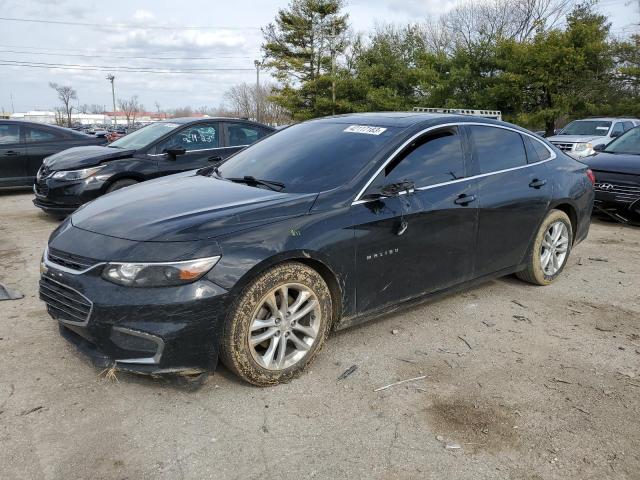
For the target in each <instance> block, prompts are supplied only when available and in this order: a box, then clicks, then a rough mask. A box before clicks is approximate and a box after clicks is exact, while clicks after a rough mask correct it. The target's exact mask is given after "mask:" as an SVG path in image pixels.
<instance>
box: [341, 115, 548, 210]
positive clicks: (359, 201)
mask: <svg viewBox="0 0 640 480" xmlns="http://www.w3.org/2000/svg"><path fill="white" fill-rule="evenodd" d="M464 125H477V126H481V127H493V128H502V129H503V130H510V131H512V132H516V133H519V134H520V135H526V136H528V137H530V138H532V139H533V140H535V141H536V142H538V143H540V144H542V145H543V146H544V147H545V148H546V149H547V150H548V151H549V154H550V156H549V158H547V159H545V160H540V161H539V162H535V163H527V164H526V165H519V166H517V167H512V168H506V169H504V170H496V171H495V172H488V173H481V174H478V175H473V176H471V177H465V178H459V179H456V180H451V181H449V182H442V183H437V184H434V185H427V186H424V187H416V190H420V191H422V190H429V189H432V188H438V187H442V186H443V185H450V184H454V183H460V182H466V181H469V180H475V179H477V178H483V177H488V176H490V175H499V174H501V173H505V172H511V171H514V170H520V169H522V168H528V167H532V166H534V165H540V164H542V163H546V162H550V161H552V160H555V159H556V158H557V155H556V153H555V152H554V151H553V150H552V149H551V148H549V146H548V145H547V144H546V143H544V142H541V141H540V139H538V138H536V136H535V134H533V133H527V132H523V131H520V130H517V129H515V128H512V127H509V126H506V125H493V124H491V123H484V122H452V123H442V124H440V125H434V126H432V127H429V128H425V129H424V130H421V131H420V132H418V133H416V134H415V135H413V136H412V137H411V138H410V139H409V140H407V141H406V142H404V143H403V144H402V145H400V146H399V147H398V148H397V149H396V150H395V151H394V152H393V153H392V154H391V155H390V156H389V158H387V160H385V162H384V163H383V164H382V165H381V166H380V167H379V168H378V169H377V170H376V172H375V173H374V174H373V175H372V176H371V178H370V179H369V181H367V183H366V184H365V185H364V187H362V189H361V190H360V192H359V193H358V195H356V197H355V199H354V200H353V202H351V205H360V204H362V203H368V202H372V201H374V199H370V200H362V199H361V197H362V195H364V192H365V191H366V190H367V188H369V187H370V186H371V184H372V183H373V181H374V180H375V179H376V177H377V176H378V175H380V172H382V170H384V168H385V167H386V166H387V165H388V164H389V163H390V162H391V161H392V160H393V159H395V158H396V157H397V156H398V155H399V154H400V153H401V152H402V151H403V150H404V149H405V148H406V147H407V146H408V145H409V144H410V143H411V142H413V141H414V140H415V139H417V138H419V137H421V136H422V135H424V134H425V133H428V132H430V131H433V130H437V129H439V128H446V127H459V126H464ZM522 148H524V145H523V146H522ZM401 195H403V193H401Z"/></svg>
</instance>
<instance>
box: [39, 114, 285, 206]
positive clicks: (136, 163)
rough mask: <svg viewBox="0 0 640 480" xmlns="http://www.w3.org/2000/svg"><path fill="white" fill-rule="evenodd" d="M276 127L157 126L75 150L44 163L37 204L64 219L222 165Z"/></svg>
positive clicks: (214, 121) (183, 122)
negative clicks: (109, 198)
mask: <svg viewBox="0 0 640 480" xmlns="http://www.w3.org/2000/svg"><path fill="white" fill-rule="evenodd" d="M272 132H273V128H271V127H269V126H267V125H262V124H259V123H254V122H250V121H245V120H234V119H229V118H224V119H222V118H202V119H194V118H177V119H171V120H167V121H163V122H158V123H153V124H150V125H148V126H146V127H144V128H141V129H139V130H136V131H135V132H133V133H130V134H129V135H127V136H125V137H122V138H120V139H118V140H116V141H115V142H112V143H111V144H109V146H105V147H97V146H94V147H83V148H73V149H71V150H67V151H65V152H62V153H59V154H57V155H53V156H51V157H49V158H47V159H46V160H45V162H44V163H43V165H42V168H41V169H40V170H39V171H38V175H37V182H36V185H35V187H34V192H35V199H34V201H33V203H34V204H35V205H36V206H37V207H39V208H41V209H42V210H44V211H45V212H47V213H50V214H52V215H55V216H59V217H64V216H66V215H68V214H69V213H71V212H73V211H74V210H76V209H77V208H78V207H79V206H80V205H83V204H85V203H87V202H88V201H90V200H93V199H95V198H97V197H99V196H101V195H104V194H105V193H110V192H113V191H115V190H119V189H121V188H124V187H128V186H131V185H134V184H136V183H139V182H143V181H145V180H149V179H152V178H156V177H161V176H164V175H170V174H173V173H178V172H184V171H187V170H194V169H197V168H200V167H203V166H205V165H211V164H212V163H216V162H221V161H222V160H224V159H226V158H227V157H228V156H230V155H231V154H233V153H236V152H237V151H239V150H241V149H243V148H245V147H246V146H247V145H250V144H252V143H254V142H255V141H257V140H259V139H261V138H263V137H265V136H266V135H269V134H270V133H272Z"/></svg>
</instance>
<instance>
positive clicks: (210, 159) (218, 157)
mask: <svg viewBox="0 0 640 480" xmlns="http://www.w3.org/2000/svg"><path fill="white" fill-rule="evenodd" d="M207 160H209V161H210V162H219V161H220V160H222V157H221V156H220V155H217V156H215V157H209V158H208V159H207Z"/></svg>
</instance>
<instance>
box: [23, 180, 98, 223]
mask: <svg viewBox="0 0 640 480" xmlns="http://www.w3.org/2000/svg"><path fill="white" fill-rule="evenodd" d="M103 190H104V182H102V181H99V180H97V179H96V178H95V177H90V178H88V179H85V180H78V181H64V180H56V179H53V178H43V179H39V180H37V181H36V183H35V184H34V186H33V193H34V194H35V198H34V199H33V204H34V205H35V206H36V207H38V208H40V209H42V210H43V211H44V212H46V213H49V214H52V215H69V214H71V213H73V212H74V211H75V210H77V209H78V208H80V207H81V206H82V205H83V204H85V203H87V202H90V201H91V200H94V199H96V198H97V197H99V196H100V195H102V194H103V193H104V192H103Z"/></svg>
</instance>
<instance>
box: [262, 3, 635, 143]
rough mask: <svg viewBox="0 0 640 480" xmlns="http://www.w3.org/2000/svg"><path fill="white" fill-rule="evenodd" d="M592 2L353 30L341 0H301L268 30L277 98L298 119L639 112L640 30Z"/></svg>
mask: <svg viewBox="0 0 640 480" xmlns="http://www.w3.org/2000/svg"><path fill="white" fill-rule="evenodd" d="M594 6H595V4H594V3H593V2H591V1H588V2H586V3H575V2H574V1H572V0H470V1H468V2H466V3H462V4H460V5H459V6H458V7H456V8H454V9H453V10H451V11H450V12H448V13H447V14H445V15H443V16H441V17H440V18H439V19H438V20H425V21H423V22H421V23H416V24H411V25H405V26H397V25H387V26H381V27H377V28H376V29H375V30H374V31H373V32H371V33H370V34H368V35H362V34H360V35H354V34H353V33H352V32H351V30H350V26H349V17H348V15H347V14H346V13H345V3H344V1H343V0H292V1H291V2H290V4H289V6H288V7H287V8H284V9H282V10H280V11H279V12H278V14H277V16H276V18H275V20H274V22H273V23H272V24H270V25H269V26H267V27H266V28H265V29H263V34H264V43H263V46H262V49H263V53H264V65H265V67H266V68H268V69H270V71H271V72H272V73H273V75H274V77H275V79H276V80H277V82H278V85H279V86H278V87H277V88H276V89H275V90H274V93H273V95H272V97H271V100H272V101H274V102H275V103H276V104H278V105H279V106H281V107H282V108H285V109H286V110H288V111H289V112H290V113H291V115H292V116H293V118H294V119H296V120H305V119H309V118H314V117H318V116H324V115H331V114H336V113H348V112H363V111H383V110H396V111H397V110H410V109H412V108H413V107H416V106H420V107H445V108H475V109H497V110H501V111H502V112H503V116H504V118H505V119H506V120H508V121H512V122H515V123H519V124H521V125H524V126H528V127H530V128H536V129H542V128H544V129H545V130H546V131H547V132H551V131H552V130H553V129H554V128H555V126H556V125H557V123H558V122H559V121H566V120H568V119H572V118H577V117H584V116H589V115H629V116H639V117H640V35H632V36H631V37H629V38H627V39H623V40H620V39H615V38H614V37H613V36H612V35H611V32H610V24H609V23H608V21H607V19H606V17H605V16H603V15H601V14H599V13H598V12H597V11H596V10H595V8H594Z"/></svg>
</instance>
